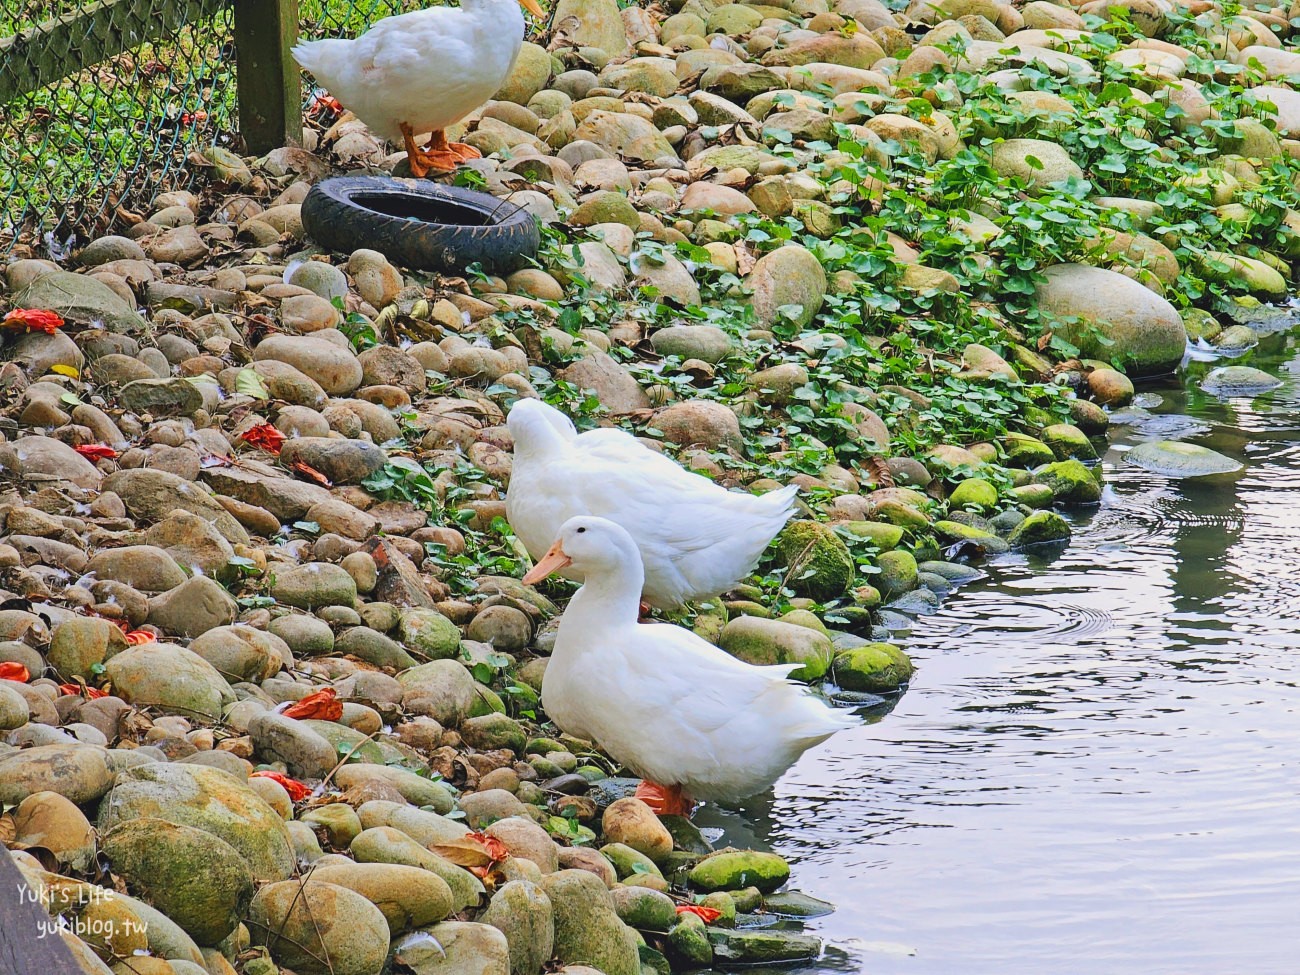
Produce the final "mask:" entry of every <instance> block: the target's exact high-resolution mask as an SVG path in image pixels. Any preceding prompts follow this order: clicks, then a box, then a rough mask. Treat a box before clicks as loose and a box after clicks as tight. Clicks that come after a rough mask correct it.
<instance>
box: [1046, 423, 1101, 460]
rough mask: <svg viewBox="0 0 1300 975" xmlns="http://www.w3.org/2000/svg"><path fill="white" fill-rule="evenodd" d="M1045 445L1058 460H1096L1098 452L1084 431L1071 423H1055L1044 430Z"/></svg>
mask: <svg viewBox="0 0 1300 975" xmlns="http://www.w3.org/2000/svg"><path fill="white" fill-rule="evenodd" d="M1043 443H1045V444H1047V446H1048V447H1050V448H1051V451H1052V453H1053V454H1054V455H1055V456H1056V459H1057V460H1070V459H1071V458H1073V459H1074V460H1096V459H1097V451H1096V449H1095V448H1094V447H1093V445H1092V442H1091V441H1090V440H1089V439H1088V437H1087V435H1086V434H1084V432H1083V431H1082V430H1080V429H1079V428H1078V427H1076V426H1074V425H1073V424H1069V423H1053V424H1052V425H1051V426H1049V427H1044V428H1043Z"/></svg>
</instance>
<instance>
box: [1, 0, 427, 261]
mask: <svg viewBox="0 0 1300 975" xmlns="http://www.w3.org/2000/svg"><path fill="white" fill-rule="evenodd" d="M92 2H93V0H0V37H8V36H10V35H12V34H15V33H18V32H20V31H23V30H28V29H31V28H34V27H39V26H40V25H41V24H42V23H46V22H48V21H49V20H50V19H51V18H53V17H57V16H61V15H64V14H69V13H77V12H80V11H82V10H84V9H85V8H86V7H87V6H89V5H90V4H91V3H92ZM137 2H138V3H140V4H141V5H144V6H145V7H148V6H149V5H150V4H151V3H152V0H137ZM267 2H269V0H267ZM423 6H427V2H423V0H300V11H301V16H302V32H303V36H304V37H307V38H316V37H333V36H347V37H353V36H356V35H357V34H358V33H360V32H362V31H363V30H365V29H366V27H368V26H369V25H370V24H372V23H374V22H375V21H376V20H378V19H380V18H382V17H386V16H389V15H390V14H393V13H402V12H405V11H408V10H414V9H419V8H421V7H423ZM231 38H232V32H231V13H230V12H229V11H226V12H224V13H223V14H221V15H220V16H219V17H217V18H216V19H215V20H213V21H210V22H207V23H203V24H194V25H190V26H187V27H185V28H182V29H181V30H180V31H179V32H178V33H177V34H176V35H175V36H173V37H171V38H168V39H166V40H165V41H161V42H158V43H155V44H146V45H144V46H142V47H140V48H138V49H136V50H135V51H128V52H124V53H123V54H121V55H118V56H117V57H115V58H113V59H111V60H110V61H107V62H105V63H103V64H98V65H87V66H86V68H85V70H83V71H82V72H80V73H79V74H77V75H75V76H73V77H70V78H65V79H64V80H63V81H61V82H59V83H58V84H54V85H51V86H49V87H47V88H44V89H40V90H38V91H35V92H32V93H30V94H28V95H24V96H21V97H20V98H19V99H17V100H16V101H15V102H12V103H10V104H8V105H0V257H3V256H4V255H5V254H6V253H11V252H12V251H13V247H14V245H15V244H16V243H23V244H27V245H30V246H32V248H33V250H34V252H35V253H37V254H38V255H41V256H44V255H45V254H46V253H47V250H48V247H49V244H52V245H53V247H54V249H55V250H56V251H57V250H59V249H60V248H61V247H63V246H66V243H67V242H68V241H69V238H70V237H72V236H74V235H75V236H76V238H77V239H78V240H80V241H83V242H84V241H85V240H87V239H89V238H91V237H93V236H96V235H99V234H102V233H105V232H108V231H110V230H113V229H121V226H122V225H123V221H122V219H121V217H120V215H119V211H125V212H127V213H140V212H142V211H146V212H147V208H148V206H149V204H150V203H151V202H152V201H153V200H154V199H155V198H156V197H157V195H158V194H159V193H161V192H164V191H166V190H171V189H178V188H189V187H191V186H192V185H193V182H194V180H195V179H196V178H197V177H198V176H199V175H201V174H196V173H195V172H193V171H192V170H191V169H189V168H188V167H186V166H185V165H184V162H185V157H186V156H187V155H188V153H189V152H190V151H192V150H193V149H194V148H197V147H202V146H206V145H211V144H214V143H215V144H219V145H228V146H230V147H231V148H235V149H238V147H239V144H238V138H237V133H236V132H235V118H236V104H235V74H234V72H235V58H234V56H233V55H234V51H233V44H232V40H231ZM47 242H48V243H47Z"/></svg>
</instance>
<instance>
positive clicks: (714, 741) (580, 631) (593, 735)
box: [524, 516, 859, 815]
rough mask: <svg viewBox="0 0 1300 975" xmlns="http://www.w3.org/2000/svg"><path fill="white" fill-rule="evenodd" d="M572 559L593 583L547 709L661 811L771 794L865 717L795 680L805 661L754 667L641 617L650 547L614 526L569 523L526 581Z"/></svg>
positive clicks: (555, 669)
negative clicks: (803, 761)
mask: <svg viewBox="0 0 1300 975" xmlns="http://www.w3.org/2000/svg"><path fill="white" fill-rule="evenodd" d="M570 567H572V569H573V570H574V571H575V572H577V573H578V574H580V575H581V576H582V578H583V579H584V580H585V582H584V583H583V586H582V588H581V589H579V590H578V592H577V594H576V595H574V597H573V598H572V599H571V600H570V601H569V604H568V606H567V607H566V608H565V610H564V616H563V617H562V618H561V620H560V629H559V633H558V634H557V635H556V641H555V649H554V651H553V652H552V654H551V658H550V662H549V663H548V664H547V668H546V676H545V678H544V679H543V682H542V707H543V708H545V709H546V713H547V715H548V716H549V717H550V718H551V720H553V721H554V722H555V723H556V724H557V725H559V726H560V727H561V728H562V729H563V730H564V731H565V732H567V733H568V734H571V735H574V736H576V737H579V738H586V739H588V740H590V741H593V742H595V743H596V744H597V745H598V746H600V748H602V749H603V750H604V751H605V752H606V753H607V754H609V756H610V757H611V758H613V759H614V760H615V761H617V762H619V763H620V764H622V765H624V766H625V767H626V768H628V769H630V770H631V771H632V772H634V773H635V774H636V775H638V776H639V777H640V778H641V779H642V780H643V782H642V784H641V786H640V787H639V788H638V789H637V797H638V798H639V799H641V800H643V801H644V802H646V803H647V804H648V805H649V806H650V807H651V808H652V809H654V810H655V811H656V812H658V813H659V814H660V815H690V813H691V811H692V810H693V809H694V805H695V803H696V802H697V801H716V802H723V803H734V802H737V801H739V800H741V799H744V798H746V797H748V796H751V795H755V794H757V793H759V792H762V791H764V790H766V789H767V788H769V787H770V786H771V785H772V784H773V783H774V782H775V781H776V780H777V779H778V778H780V777H781V775H782V774H783V773H784V772H785V771H786V769H788V768H789V767H790V766H791V765H793V764H794V763H795V761H797V760H798V758H799V756H800V755H802V754H803V753H804V752H805V751H806V750H808V749H809V748H812V747H813V746H815V745H817V744H819V743H820V742H823V741H825V740H826V739H827V738H829V737H830V736H831V735H833V734H835V733H836V732H839V731H843V730H845V729H848V728H852V727H854V726H856V725H857V724H859V722H858V720H857V719H856V718H855V717H853V716H852V715H850V714H847V713H845V712H840V711H836V710H835V709H833V708H831V707H828V706H827V705H826V704H824V703H823V702H822V701H820V700H819V699H818V698H816V697H814V696H813V695H812V694H811V693H810V692H809V690H808V689H807V688H806V687H804V686H802V685H800V684H797V683H795V682H794V681H791V680H790V679H789V675H790V672H791V671H793V670H795V669H797V668H798V666H799V665H798V664H778V665H775V666H769V667H755V666H753V665H752V664H747V663H745V662H744V661H741V660H737V659H736V658H735V657H732V656H730V655H729V654H727V653H725V652H723V651H722V650H720V649H718V648H717V647H715V646H714V645H713V644H711V643H709V642H707V641H706V640H703V639H701V638H700V637H698V636H696V635H695V634H694V633H692V632H691V631H690V630H686V629H682V628H681V627H679V626H672V625H669V624H666V623H640V622H638V614H639V604H640V596H641V587H642V585H643V582H644V570H643V568H642V565H641V558H640V553H639V552H638V550H637V546H636V543H635V542H634V541H633V540H632V537H631V536H630V535H629V534H628V533H627V531H626V530H624V529H623V528H621V527H620V526H618V525H616V524H615V523H614V522H612V521H608V520H606V519H604V518H597V517H592V516H582V517H578V518H571V519H569V520H568V521H567V522H565V523H564V525H563V526H562V527H561V529H560V533H559V536H558V537H557V538H556V540H555V543H554V544H553V545H552V546H551V547H550V549H548V550H547V552H546V554H545V555H544V556H543V557H542V558H541V560H540V561H539V562H538V563H537V565H536V566H535V567H534V568H533V569H532V571H530V572H529V573H528V574H527V575H525V576H524V582H525V583H526V584H528V585H534V584H536V583H538V582H540V581H542V580H543V579H545V578H546V577H547V576H549V575H551V574H552V573H554V572H560V571H562V570H565V569H568V568H570Z"/></svg>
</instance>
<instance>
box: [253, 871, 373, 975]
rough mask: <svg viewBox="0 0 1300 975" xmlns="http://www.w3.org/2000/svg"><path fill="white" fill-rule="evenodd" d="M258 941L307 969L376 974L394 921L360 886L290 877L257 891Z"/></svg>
mask: <svg viewBox="0 0 1300 975" xmlns="http://www.w3.org/2000/svg"><path fill="white" fill-rule="evenodd" d="M248 927H249V931H250V932H251V934H252V937H253V943H254V944H258V945H266V946H267V947H268V948H269V949H270V950H271V955H272V957H273V958H274V959H275V960H276V961H277V962H278V963H280V964H282V965H284V966H286V967H288V968H292V969H293V971H295V972H300V973H301V975H375V973H376V972H378V971H379V970H380V969H381V968H382V967H383V965H384V959H385V958H386V957H387V955H388V947H389V933H388V922H387V920H385V918H384V915H383V913H382V912H381V911H380V910H379V908H378V907H376V906H375V905H374V904H372V903H370V901H368V900H366V898H365V897H363V896H362V895H361V894H358V893H357V892H356V891H353V890H348V889H347V888H346V887H340V886H338V885H337V884H328V883H324V882H323V881H319V880H304V881H297V880H286V881H283V882H281V883H276V884H268V885H267V886H265V887H263V888H262V889H261V890H259V891H258V892H257V896H256V897H254V898H253V903H252V906H251V908H250V910H249V920H248Z"/></svg>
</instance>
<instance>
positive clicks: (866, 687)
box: [831, 643, 915, 694]
mask: <svg viewBox="0 0 1300 975" xmlns="http://www.w3.org/2000/svg"><path fill="white" fill-rule="evenodd" d="M914 670H915V668H914V667H913V665H912V660H911V658H910V657H908V655H907V654H905V653H904V652H903V651H902V650H900V649H899V648H898V647H896V646H894V645H893V644H892V643H868V644H867V645H866V646H862V647H855V648H853V649H852V650H845V651H844V652H843V653H839V654H836V656H835V662H834V664H833V665H832V668H831V673H832V674H833V676H834V678H835V682H836V683H837V684H839V685H840V687H842V688H844V689H845V690H846V691H866V692H868V693H871V694H889V693H892V692H894V691H897V690H898V689H899V688H900V687H901V686H902V685H903V684H906V683H907V682H908V681H909V680H911V679H912V673H913V672H914Z"/></svg>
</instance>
